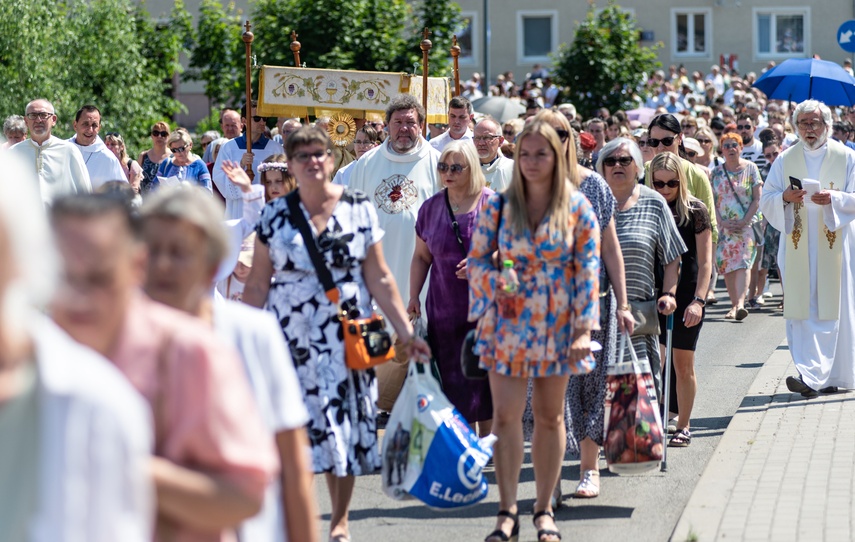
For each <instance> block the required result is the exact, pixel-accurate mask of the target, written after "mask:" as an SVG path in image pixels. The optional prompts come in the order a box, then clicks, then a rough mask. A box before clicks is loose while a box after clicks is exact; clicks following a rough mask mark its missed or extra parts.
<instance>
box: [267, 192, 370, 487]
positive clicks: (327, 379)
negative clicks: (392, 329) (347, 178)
mask: <svg viewBox="0 0 855 542" xmlns="http://www.w3.org/2000/svg"><path fill="white" fill-rule="evenodd" d="M300 209H301V210H302V211H303V214H304V215H305V217H306V220H308V214H307V213H306V210H305V208H303V206H302V203H301V204H300ZM288 215H289V211H288V204H287V202H286V199H285V198H277V199H275V200H273V201H272V202H270V203H269V204H267V206H265V208H264V210H263V211H262V213H261V219H260V221H259V223H258V226H257V227H256V231H257V233H258V237H257V238H258V240H259V241H260V242H261V243H263V244H264V245H265V246H267V248H268V250H269V251H270V261H271V262H272V264H273V271H274V274H273V284H272V285H271V286H270V293H269V294H268V297H267V309H268V310H270V311H272V312H273V313H274V314H275V315H276V317H277V318H278V319H279V323H280V324H281V325H282V331H283V333H284V334H285V340H286V341H287V342H288V346H289V348H290V350H291V356H292V357H293V358H294V366H295V367H296V369H297V376H298V377H299V380H300V386H301V388H302V390H303V399H304V400H305V402H306V407H307V408H308V410H309V417H310V421H309V425H308V431H309V439H310V441H311V444H312V460H313V464H314V470H315V472H316V473H320V472H330V473H333V474H335V475H336V476H347V475H357V476H358V475H363V474H370V473H373V472H374V471H376V470H377V469H378V468H379V467H380V453H379V450H378V445H377V424H376V413H377V410H376V406H375V402H376V400H377V384H376V379H375V375H374V370H373V369H369V370H366V371H351V370H349V369H348V368H347V367H346V365H345V363H344V343H343V342H342V334H341V324H340V323H339V321H338V318H337V307H335V306H333V305H332V303H330V301H329V300H328V299H327V297H326V295H325V294H324V289H323V287H322V286H321V283H320V281H319V280H318V276H317V274H316V272H315V268H314V266H313V265H312V262H311V260H310V258H309V253H308V251H307V249H306V245H305V244H304V241H303V237H302V236H301V235H300V232H299V231H298V230H297V229H296V228H294V227H293V226H292V225H291V222H290V221H289V219H288ZM309 226H310V227H311V229H312V233H313V234H314V235H315V236H316V237H317V235H318V232H317V230H316V229H315V226H314V224H312V222H311V221H309ZM382 237H383V230H382V229H380V227H379V226H378V223H377V212H376V210H375V208H374V205H373V204H372V203H371V201H369V200H368V199H367V198H366V197H365V195H364V194H363V193H362V192H360V191H358V190H350V189H345V191H344V194H343V195H342V196H341V199H340V200H339V202H338V203H337V204H336V206H335V209H334V210H333V213H332V215H331V216H330V218H329V221H328V222H327V227H326V229H325V230H324V231H323V233H321V235H320V237H319V238H318V241H317V242H318V248H319V250H320V252H321V255H322V256H323V257H324V259H325V260H326V262H327V266H328V267H329V269H330V272H331V273H332V276H333V280H334V281H335V283H336V285H337V286H338V289H339V292H340V295H341V300H342V304H343V305H346V306H348V307H355V308H358V309H359V310H360V312H361V314H362V315H368V314H370V311H371V295H370V293H369V292H368V288H367V287H366V286H365V281H364V280H363V278H362V262H363V260H365V256H366V254H367V252H368V249H369V247H371V246H372V245H374V244H375V243H377V242H379V241H380V239H381V238H382Z"/></svg>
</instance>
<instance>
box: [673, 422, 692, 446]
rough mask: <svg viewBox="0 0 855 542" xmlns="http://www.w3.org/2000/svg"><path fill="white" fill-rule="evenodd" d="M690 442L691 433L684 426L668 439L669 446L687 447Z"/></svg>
mask: <svg viewBox="0 0 855 542" xmlns="http://www.w3.org/2000/svg"><path fill="white" fill-rule="evenodd" d="M691 443H692V434H691V433H690V432H689V430H688V429H686V428H685V427H684V428H682V429H680V430H679V431H677V432H676V433H675V434H674V436H673V437H671V440H670V441H668V447H670V448H687V447H688V446H689V444H691Z"/></svg>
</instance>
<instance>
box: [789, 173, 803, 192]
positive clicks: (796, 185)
mask: <svg viewBox="0 0 855 542" xmlns="http://www.w3.org/2000/svg"><path fill="white" fill-rule="evenodd" d="M790 187H791V188H792V189H793V190H804V188H802V180H801V179H799V178H797V177H793V176H792V175H790Z"/></svg>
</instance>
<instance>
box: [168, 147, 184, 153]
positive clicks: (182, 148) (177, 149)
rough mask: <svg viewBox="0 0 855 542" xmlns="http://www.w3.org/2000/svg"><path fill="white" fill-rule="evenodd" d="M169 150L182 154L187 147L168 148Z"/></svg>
mask: <svg viewBox="0 0 855 542" xmlns="http://www.w3.org/2000/svg"><path fill="white" fill-rule="evenodd" d="M169 150H171V151H172V152H184V151H186V150H187V145H184V146H183V147H169Z"/></svg>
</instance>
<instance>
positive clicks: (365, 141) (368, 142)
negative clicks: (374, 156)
mask: <svg viewBox="0 0 855 542" xmlns="http://www.w3.org/2000/svg"><path fill="white" fill-rule="evenodd" d="M353 144H354V145H373V144H374V143H372V142H371V141H369V140H367V139H366V140H364V141H363V140H360V139H354V140H353Z"/></svg>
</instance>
